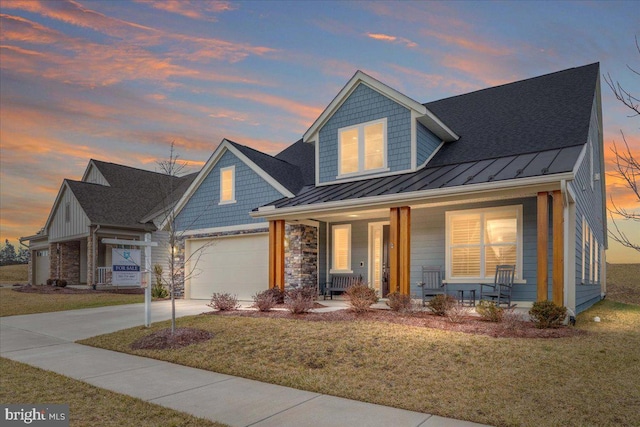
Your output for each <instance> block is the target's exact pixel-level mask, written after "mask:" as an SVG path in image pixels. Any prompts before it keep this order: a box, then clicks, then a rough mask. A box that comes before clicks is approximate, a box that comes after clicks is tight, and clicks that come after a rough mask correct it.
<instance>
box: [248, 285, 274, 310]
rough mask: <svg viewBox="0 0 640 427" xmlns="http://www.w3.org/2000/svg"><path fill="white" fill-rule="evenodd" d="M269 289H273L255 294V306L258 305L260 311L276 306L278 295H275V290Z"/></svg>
mask: <svg viewBox="0 0 640 427" xmlns="http://www.w3.org/2000/svg"><path fill="white" fill-rule="evenodd" d="M275 289H277V288H275ZM279 290H280V289H278V291H279ZM269 291H271V289H267V290H266V291H262V292H258V293H257V294H255V295H254V296H253V306H254V307H256V308H257V309H258V311H270V310H271V309H272V308H273V307H275V306H276V304H277V301H276V297H275V296H274V293H273V292H269Z"/></svg>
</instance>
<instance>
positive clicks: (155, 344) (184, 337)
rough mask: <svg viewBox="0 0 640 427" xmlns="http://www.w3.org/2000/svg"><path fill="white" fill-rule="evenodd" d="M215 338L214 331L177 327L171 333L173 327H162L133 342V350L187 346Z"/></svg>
mask: <svg viewBox="0 0 640 427" xmlns="http://www.w3.org/2000/svg"><path fill="white" fill-rule="evenodd" d="M211 338H213V333H212V332H209V331H203V330H201V329H194V328H176V330H175V333H173V334H172V333H171V328H167V329H161V330H159V331H156V332H153V333H151V334H149V335H146V336H144V337H142V338H140V339H138V340H136V341H134V342H133V343H132V344H131V348H132V349H133V350H141V349H151V350H162V349H174V348H181V347H186V346H188V345H191V344H196V343H199V342H203V341H208V340H210V339H211Z"/></svg>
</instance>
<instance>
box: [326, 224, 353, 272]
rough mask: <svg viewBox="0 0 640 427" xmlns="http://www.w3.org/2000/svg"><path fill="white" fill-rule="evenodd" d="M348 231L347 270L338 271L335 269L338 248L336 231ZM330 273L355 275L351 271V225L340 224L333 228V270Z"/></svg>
mask: <svg viewBox="0 0 640 427" xmlns="http://www.w3.org/2000/svg"><path fill="white" fill-rule="evenodd" d="M340 229H346V230H347V242H348V246H347V269H345V270H342V269H337V268H333V266H334V265H336V247H335V242H336V239H335V230H340ZM329 273H331V274H334V273H349V274H350V273H353V270H352V269H351V224H340V225H333V226H331V270H329Z"/></svg>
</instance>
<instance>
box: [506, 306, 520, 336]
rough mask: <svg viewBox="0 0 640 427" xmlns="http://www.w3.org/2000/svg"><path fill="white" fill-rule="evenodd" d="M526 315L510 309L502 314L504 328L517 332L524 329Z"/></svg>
mask: <svg viewBox="0 0 640 427" xmlns="http://www.w3.org/2000/svg"><path fill="white" fill-rule="evenodd" d="M524 322H525V318H524V314H523V313H520V312H517V311H515V309H513V308H509V309H507V310H504V311H503V312H502V327H503V328H504V329H506V330H509V331H516V330H519V329H523V328H524Z"/></svg>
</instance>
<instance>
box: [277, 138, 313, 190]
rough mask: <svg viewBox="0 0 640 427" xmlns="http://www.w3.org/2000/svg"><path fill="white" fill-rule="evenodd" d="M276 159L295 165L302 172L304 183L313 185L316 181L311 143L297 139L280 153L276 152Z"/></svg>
mask: <svg viewBox="0 0 640 427" xmlns="http://www.w3.org/2000/svg"><path fill="white" fill-rule="evenodd" d="M275 157H276V159H280V160H284V161H285V162H287V163H290V164H292V165H294V166H297V167H298V168H299V169H300V172H301V173H302V179H303V183H304V185H313V184H314V183H315V181H316V150H315V147H314V146H313V145H312V144H308V143H306V142H302V139H299V140H298V141H296V142H295V143H293V144H291V145H290V146H288V147H287V148H285V149H284V150H282V151H281V152H280V153H278V154H276V156H275Z"/></svg>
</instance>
